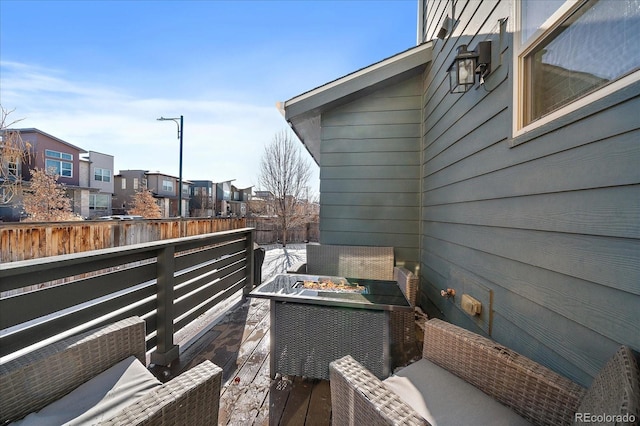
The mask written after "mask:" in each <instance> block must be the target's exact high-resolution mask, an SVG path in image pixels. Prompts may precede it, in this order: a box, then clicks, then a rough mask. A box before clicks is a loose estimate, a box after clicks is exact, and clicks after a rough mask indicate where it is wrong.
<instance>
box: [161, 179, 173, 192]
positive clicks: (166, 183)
mask: <svg viewBox="0 0 640 426" xmlns="http://www.w3.org/2000/svg"><path fill="white" fill-rule="evenodd" d="M162 190H163V191H167V192H173V181H172V180H166V179H164V180H163V181H162Z"/></svg>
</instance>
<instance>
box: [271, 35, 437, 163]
mask: <svg viewBox="0 0 640 426" xmlns="http://www.w3.org/2000/svg"><path fill="white" fill-rule="evenodd" d="M432 49H433V44H432V43H431V42H428V43H422V44H420V45H418V46H416V47H413V48H411V49H408V50H405V51H404V52H401V53H398V54H397V55H394V56H391V57H389V58H387V59H384V60H382V61H380V62H377V63H375V64H372V65H369V66H367V67H365V68H362V69H360V70H358V71H355V72H353V73H350V74H347V75H345V76H343V77H341V78H338V79H336V80H334V81H331V82H329V83H327V84H324V85H322V86H320V87H317V88H315V89H312V90H310V91H308V92H305V93H303V94H300V95H298V96H296V97H293V98H291V99H289V100H288V101H285V102H284V103H282V102H279V103H278V105H277V107H278V109H279V110H280V112H281V113H282V115H283V116H284V118H285V120H286V121H287V122H288V123H289V125H290V126H291V128H292V129H293V131H294V132H295V134H296V135H297V136H298V138H299V139H300V140H301V141H302V143H303V144H304V145H305V147H306V148H307V150H308V151H309V153H310V154H311V156H312V157H313V159H314V160H315V162H316V163H318V164H320V116H321V114H322V112H323V111H327V110H329V109H332V108H335V107H337V106H339V105H344V104H346V103H348V102H351V101H353V100H355V99H357V98H360V97H362V96H366V95H367V94H369V93H371V92H373V91H375V90H378V89H379V88H382V87H386V86H389V85H392V84H394V83H396V82H399V81H402V80H404V79H406V78H409V77H411V76H414V75H416V74H419V73H421V72H422V71H423V70H424V69H425V67H426V66H427V64H428V63H429V62H430V61H431V57H432Z"/></svg>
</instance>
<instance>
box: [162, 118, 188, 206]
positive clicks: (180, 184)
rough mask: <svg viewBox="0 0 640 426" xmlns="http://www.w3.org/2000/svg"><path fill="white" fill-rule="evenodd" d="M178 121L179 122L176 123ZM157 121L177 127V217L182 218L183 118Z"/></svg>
mask: <svg viewBox="0 0 640 426" xmlns="http://www.w3.org/2000/svg"><path fill="white" fill-rule="evenodd" d="M178 120H180V121H178ZM158 121H173V122H174V123H176V124H177V125H178V139H180V167H179V175H178V216H179V217H182V132H183V129H184V127H183V117H182V116H180V118H177V117H176V118H164V117H160V118H158Z"/></svg>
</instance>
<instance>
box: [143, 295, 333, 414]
mask: <svg viewBox="0 0 640 426" xmlns="http://www.w3.org/2000/svg"><path fill="white" fill-rule="evenodd" d="M269 318H270V317H269V301H268V300H264V299H246V300H244V301H243V302H241V303H240V304H239V305H238V306H236V307H234V308H233V309H230V310H229V311H228V312H227V313H226V315H225V316H223V317H222V319H221V320H220V321H218V322H217V324H216V325H214V326H213V327H212V328H211V329H209V330H208V331H205V332H204V333H203V334H202V335H201V336H200V337H199V338H198V339H197V341H196V342H195V343H193V344H192V345H191V346H189V347H188V348H187V349H186V350H185V351H184V352H183V353H181V355H180V359H179V360H177V361H176V362H174V363H173V364H172V366H171V367H170V369H166V370H164V371H159V370H156V371H155V373H156V375H158V376H159V377H160V378H161V379H162V380H165V381H166V380H169V379H170V378H172V377H175V376H176V375H178V374H180V373H181V372H183V371H185V370H188V369H190V368H192V367H194V366H196V365H197V364H199V363H201V362H202V361H204V360H205V359H208V360H210V361H211V362H213V363H214V364H216V365H218V366H220V367H221V368H222V369H223V377H222V384H223V385H222V391H221V396H220V414H219V418H218V424H219V425H243V426H249V425H330V424H331V395H330V387H329V382H328V381H326V380H315V379H306V378H301V377H288V376H284V377H281V376H280V375H278V376H276V378H275V379H274V380H270V378H269Z"/></svg>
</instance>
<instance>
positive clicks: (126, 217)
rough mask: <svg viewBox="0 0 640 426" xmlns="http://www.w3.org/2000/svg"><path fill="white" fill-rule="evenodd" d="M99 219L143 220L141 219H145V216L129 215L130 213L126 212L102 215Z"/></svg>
mask: <svg viewBox="0 0 640 426" xmlns="http://www.w3.org/2000/svg"><path fill="white" fill-rule="evenodd" d="M99 219H100V220H141V219H144V217H143V216H138V215H129V214H124V215H120V214H116V215H112V216H100V217H99Z"/></svg>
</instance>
